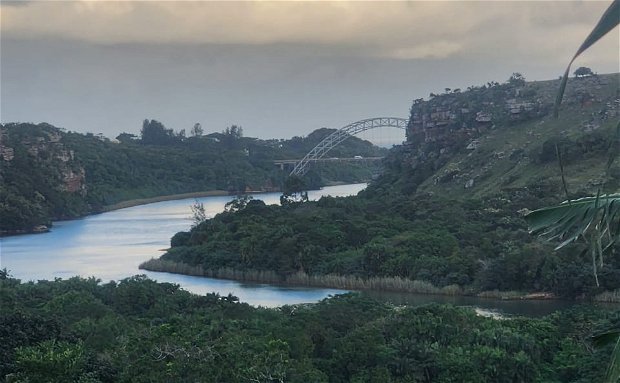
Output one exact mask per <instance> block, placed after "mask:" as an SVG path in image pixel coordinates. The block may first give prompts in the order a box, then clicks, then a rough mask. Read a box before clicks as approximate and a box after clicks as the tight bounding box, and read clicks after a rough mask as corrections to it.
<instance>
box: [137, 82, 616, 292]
mask: <svg viewBox="0 0 620 383" xmlns="http://www.w3.org/2000/svg"><path fill="white" fill-rule="evenodd" d="M554 89H557V81H549V82H535V83H527V82H525V81H524V79H523V78H522V77H521V76H520V75H518V74H515V75H513V76H512V77H511V78H510V80H509V81H507V82H506V83H504V84H499V83H495V82H494V83H489V84H487V85H485V86H482V87H471V88H470V89H469V90H467V91H460V90H455V91H449V90H447V92H446V93H444V94H441V95H432V97H431V99H430V100H427V101H424V100H415V101H414V103H413V105H412V108H411V116H410V121H409V128H408V142H407V144H406V145H403V146H402V147H399V148H396V149H394V150H392V152H391V153H390V155H389V156H388V157H387V159H386V160H385V168H386V171H385V172H384V173H383V174H382V175H381V176H380V177H379V179H378V180H376V181H375V182H373V183H372V184H371V185H370V186H369V187H368V189H367V190H366V191H364V192H362V193H361V194H360V196H358V197H350V198H329V197H326V198H322V199H321V200H319V201H317V202H309V203H292V204H288V205H286V206H283V207H277V206H265V205H264V204H262V203H261V202H259V201H252V202H250V203H248V204H247V205H245V206H243V207H242V208H241V209H240V211H237V212H225V213H222V214H220V215H218V216H216V217H215V218H213V219H211V220H207V221H205V222H203V223H201V224H200V225H198V226H196V227H194V228H193V229H192V230H191V232H189V233H179V234H177V235H176V236H175V237H173V239H172V242H171V245H172V248H171V249H170V250H169V251H168V252H167V253H166V254H165V255H163V256H162V257H161V259H160V260H155V261H151V262H147V263H146V264H145V265H143V267H145V268H147V269H151V270H163V271H172V272H183V273H191V274H197V275H210V276H218V277H231V278H241V279H249V280H252V279H254V280H266V281H281V282H286V283H292V284H315V285H326V286H334V287H345V288H379V289H391V290H405V291H421V292H439V293H445V294H482V295H489V294H492V295H503V296H510V295H514V294H515V293H514V292H517V294H518V292H520V293H522V294H523V293H530V292H545V293H548V295H551V296H553V295H554V296H561V297H567V298H577V297H584V296H589V297H594V296H597V295H598V294H601V293H603V292H604V291H614V290H616V291H617V289H619V288H620V260H619V259H618V257H609V259H606V260H605V262H604V264H603V267H602V269H601V270H600V274H599V278H600V280H601V283H600V286H599V287H597V286H596V284H595V282H594V278H593V273H592V267H591V263H590V257H589V255H588V254H585V253H584V252H583V251H582V250H583V249H584V247H583V245H582V244H580V243H576V244H574V245H571V246H570V247H567V248H565V249H563V250H562V251H559V252H556V251H554V247H555V244H551V243H546V242H543V241H542V240H540V239H538V238H536V237H534V236H532V235H530V234H529V233H528V232H527V226H526V223H525V221H524V219H523V216H524V214H526V213H527V212H528V211H530V210H531V209H535V208H539V207H541V206H544V205H547V204H551V203H556V202H559V201H562V200H564V199H566V196H565V195H563V193H564V191H563V186H562V181H561V172H560V166H559V164H558V160H557V157H556V146H557V148H558V150H557V151H558V152H559V154H560V156H561V158H562V160H563V167H564V173H565V180H566V184H567V189H568V191H569V193H570V198H576V197H579V196H582V195H584V194H585V193H596V190H597V189H601V190H602V191H607V190H616V189H617V186H618V180H619V177H618V174H620V173H619V170H618V169H620V168H618V166H619V165H618V164H615V163H614V164H612V166H611V167H610V168H609V170H607V169H606V166H605V164H606V163H607V159H608V158H609V156H608V154H609V151H610V150H611V151H614V150H617V139H616V136H615V132H614V128H615V125H616V124H617V121H618V115H619V102H620V97H619V86H618V75H617V74H614V75H604V76H603V75H601V76H591V77H587V78H577V79H573V80H571V81H570V82H569V88H568V91H567V101H566V103H565V106H564V110H563V111H562V113H561V117H560V119H558V120H555V119H553V118H552V117H551V116H550V111H551V106H552V103H553V97H552V95H553V90H554ZM598 298H599V299H615V300H617V299H618V294H617V293H616V294H615V295H614V294H609V293H607V294H605V295H598Z"/></svg>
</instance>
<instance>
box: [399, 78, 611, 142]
mask: <svg viewBox="0 0 620 383" xmlns="http://www.w3.org/2000/svg"><path fill="white" fill-rule="evenodd" d="M614 81H615V82H617V76H614V75H611V76H608V75H606V76H590V77H583V78H578V79H571V80H570V81H569V83H568V87H567V90H566V94H565V97H564V101H563V105H564V106H565V107H571V108H588V107H591V106H592V105H593V104H595V103H604V104H605V107H604V108H603V109H601V110H600V111H599V115H598V116H594V117H596V118H593V121H591V122H589V123H590V124H593V125H594V126H596V125H597V123H598V124H599V125H600V122H602V121H605V120H607V119H609V118H614V117H616V116H618V103H619V102H620V100H619V99H618V98H619V97H620V95H617V96H616V97H615V99H604V98H603V97H602V96H601V95H600V93H601V92H600V91H601V89H602V88H603V87H606V86H609V85H610V83H612V82H614ZM558 85H559V81H557V80H555V81H544V82H529V83H526V82H524V81H522V80H514V81H509V82H507V83H505V84H499V83H496V82H491V83H488V84H487V85H483V86H480V87H476V86H474V87H469V88H468V89H467V90H466V91H464V92H461V91H460V90H459V89H456V90H453V91H449V92H446V93H443V94H438V95H435V94H431V98H430V99H429V100H428V101H424V100H423V99H417V100H415V101H414V102H413V105H412V106H411V113H410V120H409V124H408V127H407V138H408V142H409V144H411V145H414V146H419V145H421V144H423V143H431V142H434V143H436V145H433V146H434V147H438V148H439V149H438V150H441V149H450V148H454V147H462V146H466V145H468V144H469V143H470V142H471V139H473V138H476V137H478V136H479V135H480V134H481V133H485V132H487V131H488V130H489V129H493V128H495V127H497V126H499V125H501V126H502V127H506V126H511V125H514V124H515V123H520V122H525V121H529V120H533V119H537V118H540V117H542V116H545V115H547V114H549V113H550V111H551V109H552V107H553V103H554V100H555V92H556V91H557V88H558ZM612 85H613V84H612ZM446 90H448V89H446ZM596 120H598V121H596ZM468 138H469V140H466V139H468ZM463 140H466V141H463Z"/></svg>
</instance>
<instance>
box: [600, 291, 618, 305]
mask: <svg viewBox="0 0 620 383" xmlns="http://www.w3.org/2000/svg"><path fill="white" fill-rule="evenodd" d="M594 301H596V302H605V303H620V289H617V290H613V291H604V292H602V293H600V294H598V295H596V296H595V297H594Z"/></svg>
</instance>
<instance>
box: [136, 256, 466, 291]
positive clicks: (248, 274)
mask: <svg viewBox="0 0 620 383" xmlns="http://www.w3.org/2000/svg"><path fill="white" fill-rule="evenodd" d="M139 268H140V269H143V270H150V271H159V272H168V273H177V274H185V275H195V276H202V277H209V278H222V279H234V280H238V281H252V282H259V283H270V284H285V285H293V286H315V287H329V288H334V289H341V290H383V291H399V292H410V293H419V294H439V295H464V291H463V289H462V288H461V287H460V286H458V285H449V286H445V287H441V288H440V287H435V286H433V285H432V284H430V283H428V282H425V281H418V280H411V279H406V278H400V277H372V278H361V277H357V276H344V275H335V274H328V275H309V274H306V273H303V272H298V273H295V274H292V275H289V276H287V277H282V276H280V275H278V274H277V273H275V272H273V271H269V270H237V269H231V268H220V269H217V270H211V269H207V270H205V269H203V267H202V266H200V265H199V266H191V265H188V264H185V263H180V262H173V261H166V260H161V259H150V260H148V261H146V262H144V263H142V264H141V265H140V266H139Z"/></svg>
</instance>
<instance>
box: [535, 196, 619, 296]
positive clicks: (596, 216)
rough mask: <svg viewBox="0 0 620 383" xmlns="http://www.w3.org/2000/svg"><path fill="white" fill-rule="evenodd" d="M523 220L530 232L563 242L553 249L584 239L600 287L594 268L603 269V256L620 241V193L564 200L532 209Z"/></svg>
mask: <svg viewBox="0 0 620 383" xmlns="http://www.w3.org/2000/svg"><path fill="white" fill-rule="evenodd" d="M525 220H526V221H527V223H528V226H529V230H530V233H532V234H538V235H540V236H541V237H544V238H546V239H548V240H549V241H553V240H559V241H562V242H561V243H560V244H559V245H558V246H557V247H556V250H557V249H560V248H562V247H564V246H566V245H568V244H569V243H571V242H573V241H576V240H578V239H580V238H581V239H583V240H584V242H585V243H586V244H588V245H589V247H590V253H591V255H592V269H593V272H594V279H595V280H596V285H597V286H598V285H599V281H598V274H597V269H599V268H600V267H602V266H603V254H604V253H605V252H606V251H607V250H609V249H610V248H611V247H612V246H613V245H614V244H615V243H616V242H617V241H618V238H620V222H619V220H620V194H607V195H597V196H596V197H586V198H580V199H577V200H574V201H565V202H563V203H561V204H560V205H558V206H552V207H546V208H542V209H538V210H535V211H533V212H531V213H529V214H528V215H526V216H525Z"/></svg>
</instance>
